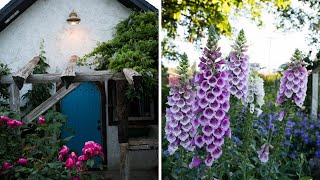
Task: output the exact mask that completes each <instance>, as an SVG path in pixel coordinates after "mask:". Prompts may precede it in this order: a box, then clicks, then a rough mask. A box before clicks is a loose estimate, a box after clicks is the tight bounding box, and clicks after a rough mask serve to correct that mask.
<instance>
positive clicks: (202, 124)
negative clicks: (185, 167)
mask: <svg viewBox="0 0 320 180" xmlns="http://www.w3.org/2000/svg"><path fill="white" fill-rule="evenodd" d="M204 52H205V53H204V54H205V56H204V57H202V58H201V59H202V63H201V67H202V69H203V70H202V71H200V72H199V73H198V74H197V75H195V85H196V86H197V88H198V90H197V96H196V102H197V103H194V104H193V105H194V106H198V107H193V110H194V113H195V114H196V117H197V119H198V120H197V122H199V127H198V131H199V134H203V136H197V137H196V138H195V144H196V146H197V147H196V148H203V149H205V150H206V151H207V153H208V154H207V158H206V159H205V160H203V161H204V163H205V164H206V165H207V166H212V164H213V162H214V160H215V159H218V158H219V157H220V156H221V154H222V150H221V146H222V145H223V143H224V139H223V137H224V136H228V137H230V136H231V133H230V128H229V126H230V122H229V117H228V116H227V112H228V111H229V108H230V104H229V98H230V93H229V91H228V86H229V83H228V78H227V77H228V74H227V73H226V72H225V71H224V70H223V68H222V67H223V66H224V60H223V59H220V58H219V59H218V58H217V57H220V56H221V55H220V52H219V51H218V49H217V48H215V47H212V48H211V49H209V48H205V50H204ZM204 60H206V61H204ZM199 77H204V78H199ZM199 79H201V80H202V81H201V80H199ZM194 127H195V126H194Z"/></svg>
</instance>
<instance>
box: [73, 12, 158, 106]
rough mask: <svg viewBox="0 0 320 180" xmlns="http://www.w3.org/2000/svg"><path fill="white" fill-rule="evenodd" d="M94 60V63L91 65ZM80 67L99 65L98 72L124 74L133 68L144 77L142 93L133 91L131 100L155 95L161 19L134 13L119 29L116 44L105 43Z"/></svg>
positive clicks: (130, 91)
mask: <svg viewBox="0 0 320 180" xmlns="http://www.w3.org/2000/svg"><path fill="white" fill-rule="evenodd" d="M90 60H93V61H90ZM79 64H80V65H92V64H94V65H96V66H97V68H96V69H97V70H106V69H109V70H113V71H115V72H117V71H121V70H122V69H123V68H133V69H134V70H136V71H137V72H139V73H141V74H142V76H143V83H142V84H143V85H142V89H134V88H133V87H129V89H128V91H127V97H128V98H129V99H131V100H132V99H134V98H139V99H141V98H143V97H145V96H152V95H154V94H155V93H156V92H157V91H156V87H157V80H156V78H155V76H156V74H157V69H158V15H157V14H156V13H154V12H140V13H136V12H134V13H132V14H131V15H130V16H129V17H128V18H127V19H125V20H123V21H121V22H120V23H119V24H118V25H117V26H116V27H115V34H114V37H113V39H112V40H109V41H107V42H103V43H100V44H98V45H97V47H96V48H95V49H94V50H93V51H92V52H91V53H89V54H87V55H85V56H84V57H83V58H81V59H80V60H79Z"/></svg>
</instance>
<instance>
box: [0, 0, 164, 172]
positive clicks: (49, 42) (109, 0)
mask: <svg viewBox="0 0 320 180" xmlns="http://www.w3.org/2000/svg"><path fill="white" fill-rule="evenodd" d="M72 10H75V11H76V13H77V14H78V16H79V17H80V18H81V22H80V23H79V24H78V25H75V26H71V25H69V24H68V23H67V22H66V19H67V18H68V15H69V13H70V12H71V11H72ZM129 14H130V10H129V9H127V8H126V7H125V6H123V5H122V4H120V3H119V2H118V1H116V0H90V1H88V0H38V1H37V2H35V3H34V4H33V5H32V6H31V7H29V8H28V9H27V10H26V11H25V12H24V13H23V14H21V15H20V16H19V17H18V18H17V19H16V20H14V21H13V22H12V23H11V24H10V25H9V26H8V27H7V28H6V29H4V30H3V31H2V32H0V61H2V62H5V63H7V64H8V65H9V67H10V68H11V69H12V70H11V72H15V71H16V70H17V69H19V68H21V67H23V66H24V65H25V64H26V63H27V62H28V61H30V60H31V59H32V58H33V57H34V56H37V55H39V46H40V42H41V40H42V39H43V40H44V49H45V51H46V57H47V62H48V64H49V65H50V69H49V73H55V72H57V73H59V72H60V73H61V72H62V71H63V70H64V69H65V67H66V65H67V63H68V60H69V59H70V57H71V56H72V55H78V56H79V57H82V56H83V55H85V54H86V53H89V52H91V51H92V50H93V49H94V47H96V45H97V43H98V42H104V41H107V40H110V39H112V35H113V33H114V27H115V26H116V24H117V23H118V22H119V21H121V20H123V19H125V18H127V17H128V16H129ZM83 69H85V70H89V69H86V68H81V70H83ZM28 88H30V85H26V86H24V88H23V89H22V91H21V92H20V94H24V93H25V91H26V89H28ZM107 146H108V147H107V149H108V154H106V157H107V161H108V168H109V169H118V168H119V145H118V132H117V128H116V127H110V126H108V127H107ZM130 156H131V157H130V159H131V162H130V163H131V167H133V168H136V169H140V168H148V167H151V166H156V165H157V162H158V160H157V153H156V152H142V153H138V154H137V153H133V154H131V155H130ZM139 158H142V159H143V160H141V159H140V161H139Z"/></svg>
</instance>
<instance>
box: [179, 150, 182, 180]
mask: <svg viewBox="0 0 320 180" xmlns="http://www.w3.org/2000/svg"><path fill="white" fill-rule="evenodd" d="M182 163H183V149H182V148H180V158H179V165H180V166H179V167H180V171H179V179H180V180H183V174H182V169H183V167H182V166H183V164H182Z"/></svg>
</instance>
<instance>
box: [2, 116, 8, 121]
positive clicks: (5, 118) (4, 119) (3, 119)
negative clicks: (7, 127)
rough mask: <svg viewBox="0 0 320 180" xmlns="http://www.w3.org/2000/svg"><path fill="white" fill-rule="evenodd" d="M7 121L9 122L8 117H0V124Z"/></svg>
mask: <svg viewBox="0 0 320 180" xmlns="http://www.w3.org/2000/svg"><path fill="white" fill-rule="evenodd" d="M8 120H9V118H8V116H1V117H0V122H1V121H4V122H7V121H8Z"/></svg>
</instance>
